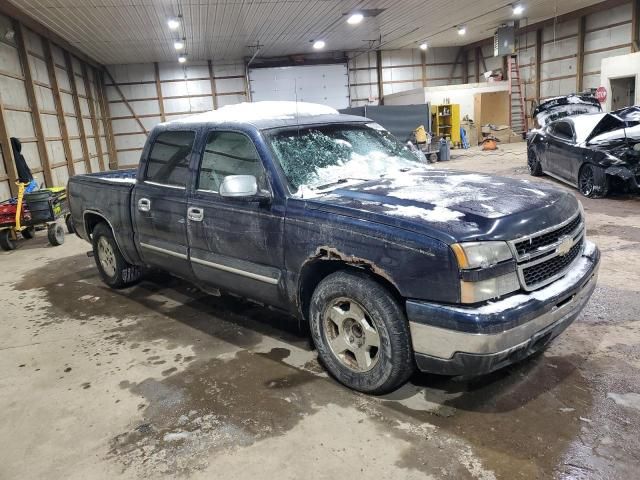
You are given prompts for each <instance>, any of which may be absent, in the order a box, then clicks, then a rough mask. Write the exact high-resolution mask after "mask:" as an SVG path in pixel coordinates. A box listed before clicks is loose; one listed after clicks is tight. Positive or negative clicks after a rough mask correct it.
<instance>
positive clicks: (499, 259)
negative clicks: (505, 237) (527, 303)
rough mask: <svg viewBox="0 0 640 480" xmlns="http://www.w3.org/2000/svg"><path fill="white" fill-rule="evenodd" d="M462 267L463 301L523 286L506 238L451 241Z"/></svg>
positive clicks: (487, 297) (484, 297)
mask: <svg viewBox="0 0 640 480" xmlns="http://www.w3.org/2000/svg"><path fill="white" fill-rule="evenodd" d="M451 249H452V250H453V253H454V255H455V257H456V261H457V262H458V267H459V268H460V277H461V278H460V297H461V301H462V303H478V302H482V301H484V300H490V299H492V298H496V297H500V296H503V295H506V294H508V293H511V292H515V291H516V290H518V289H519V288H520V281H519V280H518V274H517V273H516V262H515V260H514V258H513V253H512V252H511V249H510V248H509V245H507V243H506V242H493V241H492V242H466V243H456V244H453V245H451Z"/></svg>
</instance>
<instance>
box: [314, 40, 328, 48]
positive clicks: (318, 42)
mask: <svg viewBox="0 0 640 480" xmlns="http://www.w3.org/2000/svg"><path fill="white" fill-rule="evenodd" d="M325 45H326V43H324V40H316V41H315V42H313V48H315V49H316V50H322V49H323V48H324V47H325Z"/></svg>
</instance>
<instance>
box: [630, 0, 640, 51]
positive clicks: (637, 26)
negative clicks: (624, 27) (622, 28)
mask: <svg viewBox="0 0 640 480" xmlns="http://www.w3.org/2000/svg"><path fill="white" fill-rule="evenodd" d="M638 30H640V0H632V1H631V51H632V52H638V51H640V33H639V32H638Z"/></svg>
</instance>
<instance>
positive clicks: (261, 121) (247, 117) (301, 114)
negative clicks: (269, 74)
mask: <svg viewBox="0 0 640 480" xmlns="http://www.w3.org/2000/svg"><path fill="white" fill-rule="evenodd" d="M365 121H366V122H371V120H369V119H367V118H365V117H357V116H355V115H343V114H341V113H340V112H338V111H337V110H336V109H334V108H331V107H327V106H326V105H320V104H315V103H306V102H255V103H239V104H236V105H227V106H224V107H221V108H219V109H217V110H211V111H209V112H204V113H198V114H196V115H190V116H188V117H183V118H180V119H177V120H171V121H169V122H165V123H163V124H160V125H162V126H168V125H176V124H180V125H184V124H191V125H193V124H201V125H222V124H244V125H247V124H249V125H252V126H254V127H255V128H257V129H259V130H266V129H270V128H280V127H290V126H291V127H294V126H297V125H317V124H326V123H345V122H365Z"/></svg>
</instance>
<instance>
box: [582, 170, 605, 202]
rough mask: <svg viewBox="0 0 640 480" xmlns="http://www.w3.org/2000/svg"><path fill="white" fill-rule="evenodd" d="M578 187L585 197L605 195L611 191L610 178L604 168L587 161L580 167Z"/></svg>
mask: <svg viewBox="0 0 640 480" xmlns="http://www.w3.org/2000/svg"><path fill="white" fill-rule="evenodd" d="M578 189H579V190H580V193H581V194H582V195H584V196H585V197H589V198H602V197H605V196H606V195H607V193H609V178H608V177H607V174H606V173H605V172H604V169H603V168H601V167H598V166H596V165H591V164H590V163H587V164H585V165H583V166H582V168H581V169H580V174H579V175H578Z"/></svg>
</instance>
